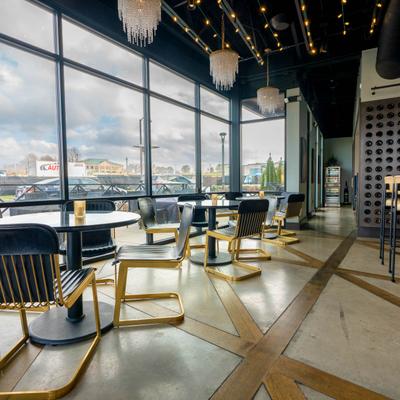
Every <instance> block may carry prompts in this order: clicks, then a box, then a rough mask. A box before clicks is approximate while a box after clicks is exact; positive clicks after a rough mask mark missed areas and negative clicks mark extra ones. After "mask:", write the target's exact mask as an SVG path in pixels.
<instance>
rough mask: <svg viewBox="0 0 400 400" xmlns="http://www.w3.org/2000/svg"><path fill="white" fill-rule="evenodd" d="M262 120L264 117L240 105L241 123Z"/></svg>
mask: <svg viewBox="0 0 400 400" xmlns="http://www.w3.org/2000/svg"><path fill="white" fill-rule="evenodd" d="M263 118H264V117H263V116H262V114H260V113H258V112H256V111H255V110H254V109H251V108H248V107H246V106H244V105H242V110H241V116H240V119H241V121H252V120H255V119H263Z"/></svg>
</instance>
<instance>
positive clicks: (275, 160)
mask: <svg viewBox="0 0 400 400" xmlns="http://www.w3.org/2000/svg"><path fill="white" fill-rule="evenodd" d="M284 188H285V120H284V119H276V120H271V121H260V122H254V123H249V124H243V125H242V190H244V191H249V192H250V191H258V190H266V191H283V190H284Z"/></svg>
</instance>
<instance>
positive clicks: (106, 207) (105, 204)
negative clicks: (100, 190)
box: [65, 199, 115, 211]
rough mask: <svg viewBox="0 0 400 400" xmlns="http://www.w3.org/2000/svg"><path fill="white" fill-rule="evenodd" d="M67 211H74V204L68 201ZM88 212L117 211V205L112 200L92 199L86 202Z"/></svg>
mask: <svg viewBox="0 0 400 400" xmlns="http://www.w3.org/2000/svg"><path fill="white" fill-rule="evenodd" d="M65 210H66V211H74V202H73V201H72V200H71V201H67V202H66V203H65ZM86 210H87V211H115V203H114V202H113V201H112V200H103V199H90V200H86Z"/></svg>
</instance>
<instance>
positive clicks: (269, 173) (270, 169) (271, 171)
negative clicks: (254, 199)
mask: <svg viewBox="0 0 400 400" xmlns="http://www.w3.org/2000/svg"><path fill="white" fill-rule="evenodd" d="M277 181H278V179H277V176H276V171H275V165H274V162H273V161H272V157H271V153H269V157H268V160H267V163H266V165H265V167H264V169H263V172H262V175H261V189H264V190H274V189H275V186H274V183H276V182H277Z"/></svg>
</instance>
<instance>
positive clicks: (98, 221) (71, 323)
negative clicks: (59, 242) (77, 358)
mask: <svg viewBox="0 0 400 400" xmlns="http://www.w3.org/2000/svg"><path fill="white" fill-rule="evenodd" d="M139 220H140V215H139V214H136V213H130V212H122V211H111V212H110V211H104V212H101V211H96V212H91V211H87V212H86V218H85V220H84V222H81V223H75V217H74V213H73V212H68V211H56V212H43V213H36V214H22V215H16V216H13V217H5V218H1V219H0V224H1V225H13V224H45V225H49V226H51V227H52V228H54V229H55V230H56V231H57V232H58V233H66V234H67V268H68V269H69V270H76V269H81V268H82V232H89V231H96V230H103V229H111V228H117V227H121V226H126V225H131V224H135V223H137V222H138V221H139ZM99 309H100V320H101V330H102V332H105V331H107V330H108V329H111V328H112V327H113V307H112V306H111V305H109V304H106V303H103V302H99ZM84 311H85V312H84ZM29 333H30V339H31V340H32V341H33V342H36V343H39V344H52V345H57V344H67V343H75V342H79V341H82V340H86V339H88V338H90V337H92V336H94V335H95V333H96V326H95V319H94V314H93V304H92V302H91V301H85V302H83V301H82V297H80V298H79V299H78V300H77V301H76V303H75V304H74V305H73V307H71V308H70V309H68V310H65V308H64V307H54V308H51V309H50V310H48V311H46V312H44V313H43V314H41V315H40V316H39V317H37V318H36V319H35V320H34V321H32V322H31V324H30V325H29Z"/></svg>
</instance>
